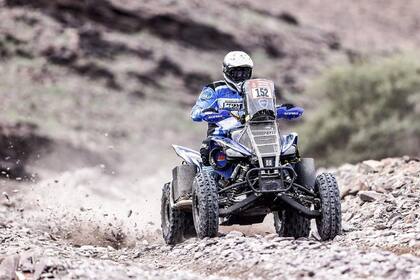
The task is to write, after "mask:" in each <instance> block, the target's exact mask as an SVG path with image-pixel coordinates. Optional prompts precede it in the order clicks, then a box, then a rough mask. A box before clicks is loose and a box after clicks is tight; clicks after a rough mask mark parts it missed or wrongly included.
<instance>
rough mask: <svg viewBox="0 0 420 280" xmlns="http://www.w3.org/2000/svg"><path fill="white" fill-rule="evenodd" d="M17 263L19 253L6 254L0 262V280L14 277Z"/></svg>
mask: <svg viewBox="0 0 420 280" xmlns="http://www.w3.org/2000/svg"><path fill="white" fill-rule="evenodd" d="M18 265H19V255H11V256H7V257H6V258H4V259H3V261H2V262H1V264H0V280H9V279H15V278H16V270H17V269H18Z"/></svg>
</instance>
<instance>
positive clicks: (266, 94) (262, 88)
mask: <svg viewBox="0 0 420 280" xmlns="http://www.w3.org/2000/svg"><path fill="white" fill-rule="evenodd" d="M250 86H251V92H252V97H253V98H273V92H272V90H271V87H270V85H269V84H268V83H265V82H262V81H258V80H256V81H255V82H251V85H250Z"/></svg>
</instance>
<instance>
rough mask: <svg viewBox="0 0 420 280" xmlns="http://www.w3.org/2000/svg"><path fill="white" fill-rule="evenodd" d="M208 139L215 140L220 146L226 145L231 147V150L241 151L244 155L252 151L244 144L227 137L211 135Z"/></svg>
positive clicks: (250, 153)
mask: <svg viewBox="0 0 420 280" xmlns="http://www.w3.org/2000/svg"><path fill="white" fill-rule="evenodd" d="M210 140H211V141H213V142H215V143H216V144H218V145H220V146H222V147H228V148H231V149H232V150H234V151H236V152H238V153H241V154H243V155H245V156H251V155H252V152H251V151H249V150H248V149H247V148H246V147H245V146H243V145H241V144H239V143H236V142H235V141H233V140H231V139H229V138H225V137H220V136H213V137H210Z"/></svg>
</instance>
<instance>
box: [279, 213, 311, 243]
mask: <svg viewBox="0 0 420 280" xmlns="http://www.w3.org/2000/svg"><path fill="white" fill-rule="evenodd" d="M273 214H274V228H275V229H276V232H277V234H278V235H279V236H280V237H294V238H299V237H308V236H309V232H310V230H311V221H310V219H308V218H306V217H303V216H301V215H299V213H298V212H297V211H296V210H294V209H285V210H282V211H279V212H274V213H273Z"/></svg>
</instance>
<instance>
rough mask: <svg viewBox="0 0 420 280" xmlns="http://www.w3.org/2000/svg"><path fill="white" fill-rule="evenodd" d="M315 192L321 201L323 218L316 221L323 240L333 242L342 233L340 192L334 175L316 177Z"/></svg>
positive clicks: (325, 174) (324, 174)
mask: <svg viewBox="0 0 420 280" xmlns="http://www.w3.org/2000/svg"><path fill="white" fill-rule="evenodd" d="M315 191H316V192H317V193H318V196H319V198H320V199H321V205H320V207H319V208H320V210H321V216H320V217H319V218H317V219H316V227H317V229H318V234H319V236H320V237H321V239H322V240H332V239H334V237H336V236H337V235H338V234H340V232H341V201H340V191H339V189H338V185H337V181H336V180H335V177H334V175H332V174H330V173H322V174H320V175H318V176H317V177H316V182H315Z"/></svg>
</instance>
